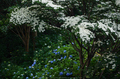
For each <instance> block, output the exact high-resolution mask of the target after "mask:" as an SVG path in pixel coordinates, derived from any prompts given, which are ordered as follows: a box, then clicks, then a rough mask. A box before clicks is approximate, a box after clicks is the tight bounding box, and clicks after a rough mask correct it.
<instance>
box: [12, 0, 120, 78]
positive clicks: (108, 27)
mask: <svg viewBox="0 0 120 79" xmlns="http://www.w3.org/2000/svg"><path fill="white" fill-rule="evenodd" d="M36 1H38V2H36ZM39 2H40V5H41V4H44V6H40V7H38V6H37V7H36V6H35V7H36V8H35V9H33V11H36V13H35V12H33V13H32V14H31V15H32V16H33V17H35V16H36V14H37V15H38V16H39V17H40V19H42V20H43V22H46V23H47V24H48V25H50V26H54V27H59V28H61V29H63V30H64V35H65V38H67V39H66V40H67V41H69V42H70V43H71V44H72V46H73V47H74V49H75V50H76V51H77V52H79V59H80V67H81V70H80V79H84V78H85V77H86V75H85V74H84V73H85V72H84V71H87V70H88V68H89V66H90V61H91V59H92V58H93V57H94V55H95V52H98V53H101V54H103V53H109V52H112V53H113V52H115V51H116V52H118V51H119V50H116V49H117V48H119V47H120V46H119V39H118V35H117V31H116V30H114V29H113V27H117V26H116V19H117V20H118V21H119V19H118V17H117V15H116V16H115V17H116V18H115V17H113V16H110V15H109V13H115V14H116V13H117V12H119V7H118V6H116V5H115V1H109V0H106V1H105V0H101V1H99V0H32V4H33V5H36V4H37V5H39V4H38V3H39ZM118 2H119V1H118ZM116 3H117V2H116ZM117 5H118V3H117ZM45 6H47V7H46V8H44V7H45ZM26 9H28V7H27V8H26ZM26 11H27V10H26ZM26 11H25V12H26ZM16 12H17V11H16ZM29 13H30V12H29ZM34 13H35V14H34ZM12 14H13V16H12V15H11V16H12V17H11V20H10V21H11V22H13V23H14V24H15V25H16V24H19V25H21V24H24V23H27V24H30V27H32V28H33V29H35V26H36V25H39V26H40V27H39V30H43V29H44V27H43V25H44V23H43V24H39V23H40V22H41V21H39V20H40V19H39V18H36V19H35V18H34V20H33V19H31V18H32V17H31V16H29V17H30V18H29V17H25V18H27V19H25V18H22V19H23V20H22V21H21V19H20V18H18V16H15V15H14V12H13V13H12ZM15 14H16V13H15ZM17 15H18V14H17ZM21 15H23V14H21ZM109 16H110V17H109ZM14 17H15V20H14V19H13V18H14ZM19 17H20V16H19ZM16 19H17V21H16ZM24 20H25V21H24ZM25 32H26V31H25ZM86 53H87V58H86V59H85V56H84V55H85V54H86ZM101 74H102V73H101ZM100 78H101V75H100Z"/></svg>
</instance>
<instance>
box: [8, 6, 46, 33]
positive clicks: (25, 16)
mask: <svg viewBox="0 0 120 79" xmlns="http://www.w3.org/2000/svg"><path fill="white" fill-rule="evenodd" d="M33 7H34V6H33ZM29 8H30V7H24V8H19V7H17V8H15V9H14V10H13V11H12V13H11V17H10V22H12V23H13V24H15V25H23V24H30V26H31V27H32V30H35V27H36V26H39V28H38V30H39V32H44V31H45V29H44V27H43V24H41V23H42V22H43V21H42V22H40V19H39V17H37V13H36V11H35V10H32V11H30V10H29Z"/></svg>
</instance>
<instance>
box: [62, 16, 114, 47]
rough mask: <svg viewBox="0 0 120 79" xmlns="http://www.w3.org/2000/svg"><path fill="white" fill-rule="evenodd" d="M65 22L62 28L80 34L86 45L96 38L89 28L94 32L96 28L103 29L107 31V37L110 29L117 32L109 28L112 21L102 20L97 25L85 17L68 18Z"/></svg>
mask: <svg viewBox="0 0 120 79" xmlns="http://www.w3.org/2000/svg"><path fill="white" fill-rule="evenodd" d="M63 20H64V21H65V22H64V24H62V25H61V27H63V28H65V29H67V28H71V29H72V30H71V32H75V34H76V35H77V34H79V35H80V38H81V39H82V41H85V42H86V43H87V42H88V41H90V39H92V38H95V34H94V33H93V32H92V31H90V30H89V29H88V28H89V27H90V28H92V29H93V30H94V28H95V27H97V28H99V29H102V30H103V31H105V33H106V35H108V34H109V31H108V29H109V30H110V31H111V32H115V31H114V30H113V28H112V27H110V26H109V24H111V23H112V22H110V21H105V20H100V21H98V22H97V23H90V22H89V21H88V20H86V19H85V18H84V16H76V17H74V16H70V17H69V16H68V17H65V18H63ZM104 21H105V22H104ZM77 29H79V31H76V30H77ZM113 39H114V38H113ZM99 46H100V45H99Z"/></svg>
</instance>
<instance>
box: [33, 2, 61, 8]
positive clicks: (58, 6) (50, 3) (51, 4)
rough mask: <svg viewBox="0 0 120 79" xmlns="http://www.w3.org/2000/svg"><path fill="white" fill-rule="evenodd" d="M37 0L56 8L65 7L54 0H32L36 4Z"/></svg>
mask: <svg viewBox="0 0 120 79" xmlns="http://www.w3.org/2000/svg"><path fill="white" fill-rule="evenodd" d="M35 1H39V2H41V3H46V6H50V7H53V8H54V9H58V8H63V7H62V6H61V5H56V4H54V3H53V1H52V0H32V4H34V2H35Z"/></svg>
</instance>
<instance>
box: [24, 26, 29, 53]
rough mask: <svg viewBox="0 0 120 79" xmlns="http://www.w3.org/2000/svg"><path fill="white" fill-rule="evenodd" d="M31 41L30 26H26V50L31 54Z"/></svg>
mask: <svg viewBox="0 0 120 79" xmlns="http://www.w3.org/2000/svg"><path fill="white" fill-rule="evenodd" d="M29 39H30V26H26V31H25V42H26V43H25V50H26V52H29Z"/></svg>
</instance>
